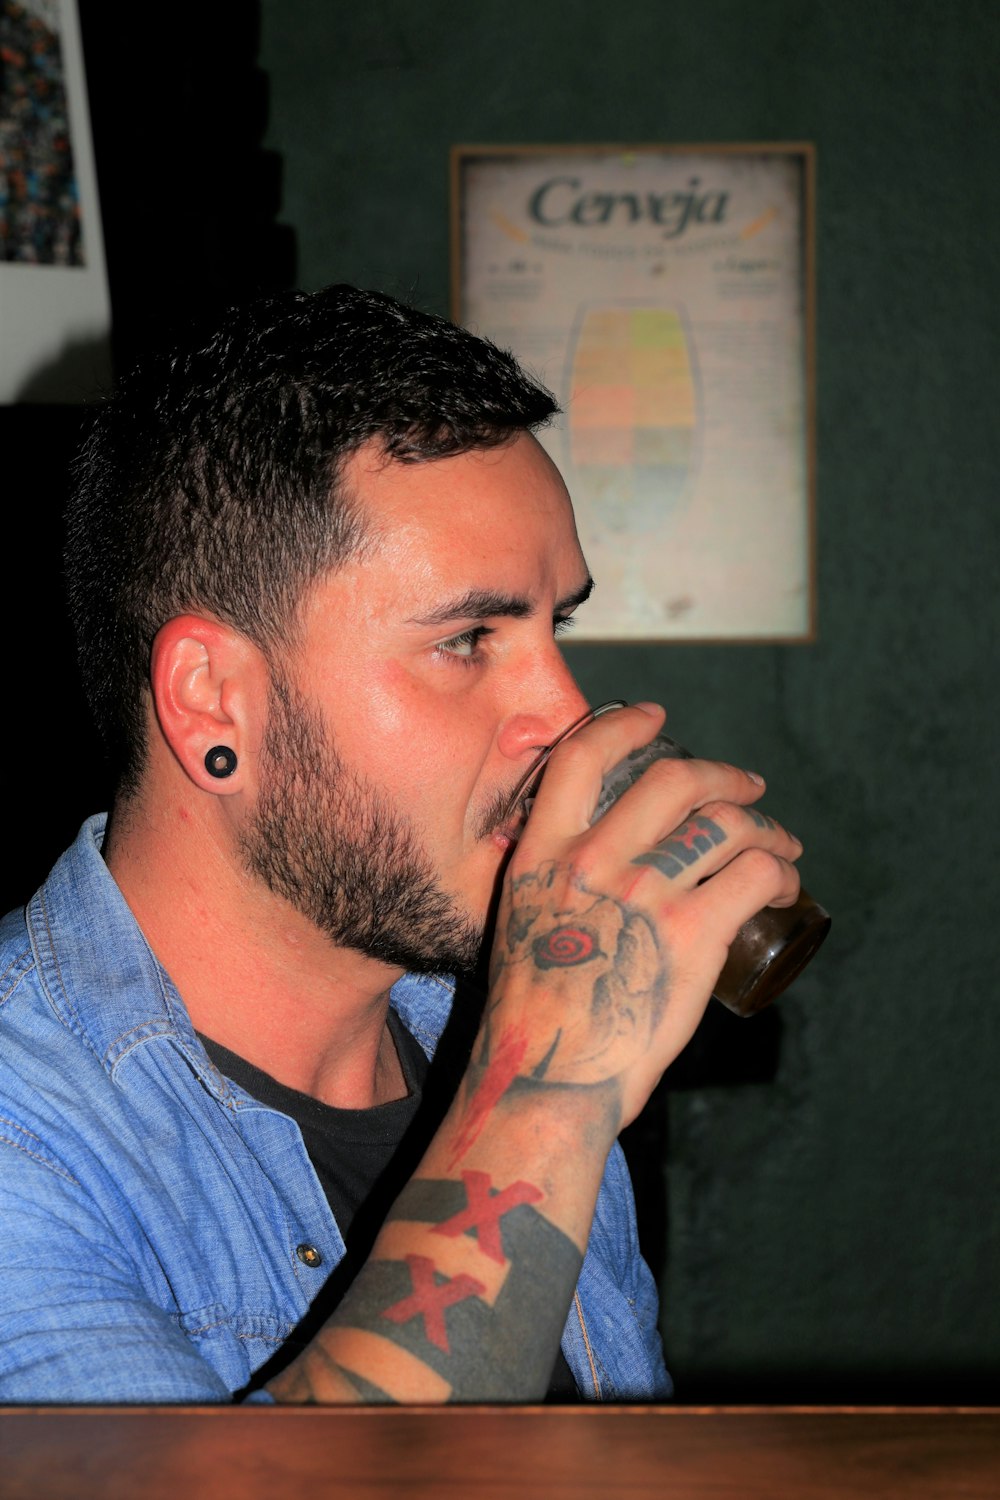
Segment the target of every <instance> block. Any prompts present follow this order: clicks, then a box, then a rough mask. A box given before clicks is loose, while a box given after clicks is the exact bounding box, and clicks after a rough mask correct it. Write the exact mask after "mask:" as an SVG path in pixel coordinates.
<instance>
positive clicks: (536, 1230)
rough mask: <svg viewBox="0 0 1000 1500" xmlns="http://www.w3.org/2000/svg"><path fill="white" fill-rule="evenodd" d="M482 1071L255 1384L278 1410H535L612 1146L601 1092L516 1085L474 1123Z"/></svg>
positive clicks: (605, 1095) (608, 1105)
mask: <svg viewBox="0 0 1000 1500" xmlns="http://www.w3.org/2000/svg"><path fill="white" fill-rule="evenodd" d="M487 1071H488V1070H485V1069H482V1068H479V1069H474V1070H473V1071H472V1072H471V1073H470V1077H469V1079H468V1080H467V1082H466V1084H465V1085H464V1086H463V1090H462V1093H461V1095H460V1097H459V1099H458V1100H456V1103H455V1105H454V1106H453V1108H452V1111H451V1113H450V1114H449V1116H448V1118H447V1119H446V1120H445V1122H444V1124H443V1125H442V1127H441V1130H440V1131H439V1132H438V1135H437V1137H436V1138H435V1141H434V1142H433V1144H432V1146H431V1148H430V1150H429V1151H428V1153H427V1155H426V1157H425V1159H424V1161H423V1162H422V1164H421V1166H420V1168H419V1171H418V1173H417V1175H416V1176H415V1177H414V1178H413V1179H412V1180H411V1181H410V1183H409V1184H408V1185H407V1187H406V1188H404V1190H403V1192H402V1193H401V1194H400V1197H399V1198H398V1200H397V1201H396V1204H395V1205H394V1207H393V1209H392V1211H391V1213H390V1214H389V1217H388V1219H387V1220H386V1223H385V1225H384V1226H383V1229H382V1232H381V1234H380V1235H379V1237H378V1239H377V1241H376V1243H375V1246H374V1249H373V1252H372V1255H371V1257H370V1259H369V1261H368V1263H367V1264H366V1265H365V1267H364V1268H363V1269H362V1271H361V1272H360V1273H359V1275H358V1276H357V1278H356V1279H355V1282H354V1284H353V1285H352V1287H351V1288H350V1290H349V1292H348V1293H347V1295H346V1296H345V1298H344V1300H343V1302H342V1303H341V1304H340V1306H339V1307H338V1309H337V1311H336V1312H335V1313H334V1315H333V1316H332V1318H331V1319H330V1320H329V1322H328V1323H327V1324H326V1325H325V1327H324V1328H323V1329H322V1330H321V1331H320V1333H319V1334H318V1335H317V1336H316V1338H315V1339H314V1340H313V1342H312V1343H311V1344H310V1345H309V1347H308V1348H307V1349H306V1350H304V1351H303V1353H302V1354H301V1355H300V1356H299V1357H298V1358H297V1359H296V1360H295V1361H294V1363H293V1364H292V1365H290V1366H289V1367H288V1369H287V1370H286V1371H285V1372H283V1373H282V1374H281V1375H280V1376H278V1377H277V1378H276V1379H275V1380H273V1381H272V1382H270V1384H269V1386H268V1389H269V1391H270V1392H271V1394H272V1395H273V1396H274V1397H275V1398H276V1399H277V1400H278V1401H296V1402H303V1401H305V1402H308V1401H319V1402H331V1401H342V1402H355V1401H406V1402H426V1401H446V1400H461V1401H512V1400H521V1401H531V1400H538V1399H540V1398H541V1397H542V1396H544V1394H545V1391H546V1389H547V1386H548V1381H549V1377H550V1375H551V1372H552V1366H553V1362H554V1359H555V1355H556V1351H557V1348H558V1343H559V1336H560V1333H561V1331H562V1328H563V1325H564V1323H565V1319H566V1314H567V1311H568V1308H569V1305H570V1302H571V1300H572V1296H573V1291H574V1288H575V1286H576V1281H577V1277H578V1275H579V1270H580V1265H581V1263H582V1259H583V1254H584V1250H585V1248H586V1241H587V1236H588V1234H589V1230H590V1221H591V1217H592V1214H593V1208H594V1203H595V1201H596V1197H597V1191H598V1188H599V1186H600V1180H601V1174H602V1171H603V1167H604V1161H605V1159H606V1156H607V1152H608V1149H609V1148H610V1144H611V1141H612V1140H613V1138H614V1121H615V1119H616V1113H615V1110H614V1104H613V1098H612V1097H610V1095H611V1094H613V1086H611V1085H609V1086H608V1087H606V1088H584V1089H567V1088H560V1087H556V1088H555V1089H553V1088H551V1087H546V1086H545V1085H544V1084H538V1083H534V1082H532V1081H531V1080H519V1081H516V1082H515V1083H514V1084H513V1085H512V1086H510V1087H509V1088H508V1090H507V1091H506V1092H505V1095H504V1097H503V1098H502V1099H501V1100H498V1101H496V1102H495V1103H494V1104H493V1105H491V1106H490V1109H489V1117H488V1118H486V1119H485V1120H483V1119H482V1117H481V1113H480V1111H481V1108H482V1105H481V1101H480V1102H479V1104H478V1105H477V1096H478V1095H479V1093H480V1091H481V1089H482V1086H483V1080H484V1077H485V1075H486V1073H487ZM477 1074H478V1088H477V1086H476V1084H477ZM557 1096H558V1097H557ZM473 1125H475V1126H477V1127H478V1128H477V1129H476V1130H475V1136H476V1138H475V1140H474V1142H471V1143H470V1133H471V1127H472V1126H473ZM467 1143H468V1144H467Z"/></svg>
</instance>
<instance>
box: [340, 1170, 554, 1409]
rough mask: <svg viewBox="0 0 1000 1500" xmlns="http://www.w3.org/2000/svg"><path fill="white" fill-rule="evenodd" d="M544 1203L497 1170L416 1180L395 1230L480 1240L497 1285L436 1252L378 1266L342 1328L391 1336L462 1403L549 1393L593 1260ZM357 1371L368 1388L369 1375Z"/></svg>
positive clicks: (399, 1207) (360, 1282)
mask: <svg viewBox="0 0 1000 1500" xmlns="http://www.w3.org/2000/svg"><path fill="white" fill-rule="evenodd" d="M543 1197H544V1195H543V1193H542V1192H541V1191H540V1190H539V1189H538V1188H537V1187H535V1186H534V1185H533V1184H532V1183H529V1182H524V1181H521V1180H518V1181H516V1182H512V1183H510V1184H508V1185H507V1186H506V1187H503V1188H500V1189H496V1188H494V1187H493V1185H492V1180H491V1177H490V1174H489V1173H488V1172H463V1174H462V1181H461V1182H456V1181H452V1180H450V1179H441V1180H438V1179H430V1178H419V1177H418V1178H414V1179H413V1180H412V1181H411V1182H410V1183H409V1184H408V1185H407V1187H405V1188H404V1189H403V1192H402V1194H401V1195H400V1197H399V1199H398V1201H397V1203H396V1206H395V1208H394V1209H393V1211H392V1213H391V1214H390V1216H389V1222H393V1221H409V1222H417V1223H422V1224H428V1225H430V1226H431V1233H432V1234H440V1235H442V1236H444V1237H445V1238H449V1239H457V1238H458V1237H459V1236H462V1235H466V1236H470V1237H471V1238H473V1239H474V1240H475V1242H476V1246H477V1250H478V1256H479V1257H480V1258H481V1261H482V1263H483V1264H484V1265H485V1264H486V1263H487V1262H488V1263H490V1265H491V1267H492V1269H491V1270H490V1271H489V1272H488V1273H487V1272H486V1271H485V1270H484V1272H483V1275H484V1277H488V1281H489V1285H487V1281H486V1280H480V1278H479V1277H478V1276H473V1275H470V1274H469V1273H468V1272H464V1271H463V1272H460V1273H459V1274H457V1275H448V1274H447V1273H446V1272H444V1271H442V1270H441V1269H440V1268H439V1266H438V1265H437V1264H436V1262H435V1260H434V1259H433V1258H432V1257H431V1256H429V1255H415V1254H407V1255H405V1256H404V1257H403V1259H401V1260H383V1259H377V1260H371V1261H369V1263H368V1265H367V1266H366V1267H365V1269H364V1271H362V1272H361V1274H360V1275H359V1276H358V1278H357V1280H356V1281H355V1283H354V1285H353V1286H352V1287H351V1289H350V1291H349V1292H348V1294H347V1296H346V1297H345V1298H344V1301H343V1302H342V1303H341V1307H340V1313H339V1316H338V1319H337V1321H338V1322H339V1323H340V1324H342V1325H343V1326H346V1327H350V1328H358V1329H363V1330H365V1331H366V1332H368V1333H373V1334H377V1335H380V1336H381V1337H382V1338H384V1339H387V1340H389V1341H390V1342H391V1343H393V1344H395V1345H396V1346H397V1347H398V1348H400V1349H402V1350H405V1351H406V1353H407V1354H409V1355H410V1356H412V1357H413V1358H415V1359H417V1360H419V1361H420V1362H421V1363H423V1364H426V1365H427V1366H429V1367H430V1368H431V1369H432V1370H433V1371H434V1372H435V1373H436V1374H437V1375H438V1376H440V1377H441V1378H442V1379H443V1380H444V1381H446V1382H447V1384H448V1386H449V1387H450V1389H451V1392H452V1399H456V1400H463V1401H469V1400H475V1401H494V1400H510V1399H511V1394H512V1392H530V1393H532V1394H534V1395H537V1396H540V1395H542V1394H544V1392H545V1389H546V1387H547V1384H548V1380H549V1376H550V1374H551V1369H552V1360H553V1350H554V1349H555V1346H556V1344H557V1342H558V1338H559V1334H560V1332H561V1331H562V1327H563V1324H564V1322H565V1318H566V1313H567V1310H568V1307H569V1302H570V1298H571V1297H572V1294H573V1288H574V1287H575V1285H576V1279H577V1276H578V1275H579V1272H580V1266H581V1264H582V1261H583V1257H582V1255H581V1254H580V1252H579V1250H578V1249H577V1247H576V1245H574V1243H573V1241H572V1240H571V1239H570V1238H569V1236H568V1235H565V1234H563V1232H562V1231H561V1230H560V1229H557V1228H556V1226H555V1225H554V1224H552V1223H550V1222H549V1220H548V1219H546V1218H545V1217H544V1216H543V1215H542V1214H541V1213H539V1212H538V1211H537V1210H536V1209H535V1208H534V1206H533V1205H534V1204H535V1203H539V1202H541V1201H542V1200H543ZM345 1374H346V1376H347V1378H348V1379H349V1380H350V1381H351V1382H352V1384H354V1385H355V1387H356V1388H358V1389H360V1385H361V1381H360V1377H358V1376H355V1375H354V1374H352V1373H351V1372H350V1371H346V1372H345ZM525 1399H529V1397H525Z"/></svg>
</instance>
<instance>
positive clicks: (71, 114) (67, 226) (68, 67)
mask: <svg viewBox="0 0 1000 1500" xmlns="http://www.w3.org/2000/svg"><path fill="white" fill-rule="evenodd" d="M110 323H111V313H110V300H109V296H108V286H107V274H106V271H105V265H104V247H103V241H102V236H101V219H100V213H99V210H98V202H97V178H96V175H95V172H94V159H93V149H92V145H91V137H90V121H89V114H88V110H87V93H86V87H85V84H84V73H83V55H82V51H81V47H80V31H79V24H78V16H77V10H76V0H0V402H9V401H21V400H23V401H67V402H72V401H84V400H87V399H89V398H90V397H91V396H93V395H95V394H96V393H97V392H98V391H99V390H100V389H101V388H102V387H103V386H106V385H107V383H108V381H109V379H110V373H111V361H110V349H109V340H110Z"/></svg>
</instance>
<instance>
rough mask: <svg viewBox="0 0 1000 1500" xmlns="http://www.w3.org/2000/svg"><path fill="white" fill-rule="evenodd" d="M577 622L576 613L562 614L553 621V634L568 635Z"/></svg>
mask: <svg viewBox="0 0 1000 1500" xmlns="http://www.w3.org/2000/svg"><path fill="white" fill-rule="evenodd" d="M575 624H576V616H575V615H560V616H558V617H557V618H556V619H554V620H553V621H552V634H553V635H556V636H559V635H566V634H567V632H568V631H570V630H572V629H573V626H574V625H575Z"/></svg>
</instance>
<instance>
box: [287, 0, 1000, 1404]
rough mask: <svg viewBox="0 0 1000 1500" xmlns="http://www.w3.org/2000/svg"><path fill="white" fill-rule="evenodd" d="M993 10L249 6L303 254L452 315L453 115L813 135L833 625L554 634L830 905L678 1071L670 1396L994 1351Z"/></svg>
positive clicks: (485, 121) (516, 124) (561, 131)
mask: <svg viewBox="0 0 1000 1500" xmlns="http://www.w3.org/2000/svg"><path fill="white" fill-rule="evenodd" d="M998 39H1000V10H998V8H997V7H996V6H995V4H993V3H990V4H987V3H985V0H984V3H977V0H959V3H957V4H952V5H951V6H950V7H949V6H942V5H940V4H936V3H935V4H930V3H927V0H911V3H903V0H884V3H882V4H876V3H872V0H866V3H862V0H840V3H829V0H828V3H823V0H817V3H813V4H803V3H793V0H758V3H756V4H753V5H751V4H741V3H737V0H698V3H693V0H675V3H674V4H663V3H661V4H657V3H653V0H647V3H643V0H618V3H617V4H613V5H609V4H607V3H606V0H600V3H597V0H577V3H576V4H575V5H572V6H570V5H563V4H555V3H545V0H531V3H527V0H506V3H503V4H500V3H496V0H479V3H477V4H475V5H465V4H462V5H460V4H457V3H452V0H422V3H420V4H419V5H412V4H405V5H404V4H402V3H398V4H394V3H392V0H370V3H368V4H366V5H364V6H357V5H346V4H331V3H329V0H265V3H264V5H263V40H262V50H261V56H260V65H261V67H262V68H263V69H264V70H265V71H266V72H267V73H268V74H269V76H270V84H271V123H270V127H269V134H268V138H267V144H268V145H269V146H270V148H271V149H272V150H274V151H276V152H279V153H280V154H281V155H282V157H283V158H284V171H285V198H284V208H283V214H282V216H283V218H284V219H285V221H286V222H288V223H290V224H292V225H293V226H294V228H295V230H296V232H297V235H298V243H299V256H300V279H301V280H302V282H303V284H305V285H309V286H315V285H319V284H321V283H323V282H326V281H330V280H338V279H344V280H351V281H357V282H360V283H362V284H365V285H372V286H379V287H383V288H385V289H388V290H391V291H395V292H397V293H402V294H403V295H408V296H411V297H413V298H415V299H416V300H418V301H420V302H421V303H422V304H423V305H425V306H428V307H430V308H432V309H435V310H438V311H446V310H447V305H448V237H447V223H448V199H447V193H448V177H447V160H448V147H449V146H450V145H451V144H452V143H455V142H549V141H553V142H561V141H567V142H569V141H584V142H587V141H621V142H635V141H649V142H657V141H663V142H697V141H744V140H746V141H755V140H757V141H767V140H802V139H804V140H811V141H814V142H815V143H816V145H817V150H818V236H817V251H818V277H819V280H818V328H817V335H818V344H817V347H818V434H817V438H818V476H819V486H818V490H819V497H818V545H819V639H818V641H817V643H816V644H815V645H813V646H808V647H743V648H740V647H733V646H726V647H723V646H716V647H693V646H675V647H670V646H659V647H623V646H616V647H603V648H599V647H585V646H578V647H576V648H571V649H572V660H573V664H574V666H575V667H576V668H577V670H578V672H579V676H580V678H581V680H582V682H583V684H584V686H585V688H586V690H587V691H588V692H589V693H590V694H591V695H592V696H593V698H594V699H595V700H598V699H602V698H605V697H609V696H613V695H624V696H633V695H638V694H642V695H644V696H655V695H659V696H660V697H661V698H662V699H663V700H664V701H665V702H666V703H667V704H668V705H669V707H670V712H671V722H672V724H673V726H674V728H675V730H676V732H677V734H678V737H680V738H682V739H683V740H685V741H686V742H688V743H689V744H691V745H695V746H697V747H698V748H699V749H700V750H703V751H706V752H709V753H718V754H723V755H725V756H726V757H727V758H731V759H736V760H741V761H743V762H745V763H747V764H750V765H754V766H756V767H759V768H760V769H761V770H762V771H764V772H765V774H766V775H767V776H768V779H769V782H770V784H771V787H772V789H773V790H772V793H771V796H770V805H772V806H773V808H774V809H775V811H777V812H779V813H780V815H781V816H782V817H783V819H784V820H785V821H786V822H787V823H788V825H789V826H790V827H792V828H793V829H794V830H795V831H796V832H798V833H799V834H800V836H801V837H802V838H803V839H804V841H805V844H806V856H805V862H804V868H805V871H806V874H807V878H808V883H809V885H810V887H811V888H812V890H813V891H814V893H815V894H817V895H818V896H819V897H820V898H821V899H822V900H823V901H824V903H825V904H827V905H828V906H829V908H830V909H831V910H832V912H833V913H834V918H835V926H834V930H833V935H832V936H831V938H830V940H829V942H828V944H827V947H826V948H825V950H824V951H823V953H822V955H821V957H820V958H819V959H818V960H817V961H816V963H815V965H814V966H813V968H812V969H811V970H810V971H809V972H808V973H807V974H806V975H805V977H804V978H803V979H802V980H801V982H800V983H799V984H798V986H797V987H796V988H795V990H794V991H793V993H792V994H791V995H789V996H788V997H787V998H786V999H785V1000H784V1001H782V1002H781V1004H780V1025H779V1024H777V1023H776V1022H768V1023H767V1024H768V1026H769V1030H768V1031H767V1032H766V1036H767V1039H768V1046H771V1045H772V1044H773V1045H775V1046H777V1048H778V1052H777V1057H776V1066H775V1067H773V1068H772V1069H771V1071H772V1073H773V1077H771V1078H770V1079H769V1080H768V1081H761V1082H747V1081H743V1082H734V1083H732V1084H731V1085H723V1084H722V1083H720V1082H718V1081H717V1082H715V1083H712V1082H702V1083H701V1085H700V1086H697V1087H693V1088H692V1087H687V1088H679V1089H678V1090H677V1091H676V1092H674V1093H672V1095H671V1098H670V1103H669V1139H668V1143H667V1162H666V1169H665V1182H666V1194H667V1197H666V1205H667V1212H668V1220H667V1259H666V1267H665V1272H664V1278H663V1291H664V1319H663V1322H664V1329H665V1333H666V1339H667V1347H668V1355H669V1359H670V1362H671V1364H672V1366H673V1367H674V1369H675V1371H676V1372H677V1374H678V1377H679V1389H680V1394H681V1395H682V1396H684V1395H687V1396H691V1395H692V1394H697V1395H700V1394H706V1393H707V1394H721V1395H728V1396H731V1397H738V1396H740V1395H745V1396H749V1397H751V1398H752V1397H753V1396H754V1395H755V1394H759V1395H767V1394H777V1395H779V1396H781V1397H794V1396H796V1395H801V1396H803V1397H808V1396H810V1395H818V1396H823V1395H824V1394H828V1393H829V1394H838V1393H839V1394H851V1393H852V1392H853V1393H856V1394H858V1395H859V1396H863V1395H865V1394H866V1393H872V1394H877V1395H881V1396H884V1395H889V1396H893V1395H895V1396H899V1397H901V1398H902V1397H905V1396H908V1395H909V1396H924V1397H928V1398H931V1399H936V1398H937V1397H941V1398H942V1399H948V1398H949V1397H956V1398H957V1397H959V1396H961V1395H970V1396H976V1395H979V1394H983V1393H985V1392H986V1390H987V1389H988V1387H987V1381H988V1378H989V1377H990V1376H991V1375H992V1376H994V1377H995V1376H996V1375H997V1373H998V1371H1000V1316H998V1307H1000V1297H998V1295H997V1291H996V1276H997V1270H998V1266H1000V1253H998V1252H1000V1234H998V1227H1000V1226H998V1209H997V1190H996V1175H997V1174H996V1148H997V1144H998V1141H1000V1110H998V1103H997V1099H998V1088H997V1080H996V1071H997V1063H998V1061H1000V1047H998V1038H997V1029H998V1028H997V1010H998V993H997V989H998V987H997V983H996V980H995V978H994V974H995V969H996V961H995V949H996V930H995V927H994V923H995V922H996V921H997V911H998V909H1000V902H998V896H1000V882H998V878H997V873H996V862H995V850H994V833H995V826H996V818H995V806H996V794H995V782H996V771H995V766H996V749H995V746H996V731H997V711H996V707H995V703H996V693H997V652H996V647H995V644H994V642H995V634H996V630H995V607H994V591H995V588H996V584H997V574H998V557H1000V547H998V536H997V531H998V526H997V504H996V489H997V474H998V468H1000V465H998V458H1000V453H998V441H997V431H998V423H997V420H996V417H995V414H994V409H993V408H994V405H995V400H996V384H997V382H996V363H997V355H998V313H997V298H998V292H997V271H998V255H997V239H998V234H1000V210H998V193H997V166H996V160H997V148H998V144H1000V139H998V131H997V126H998V123H1000V111H998V108H997V104H996V76H997V61H998V58H997V51H998V48H997V43H998ZM764 1024H765V1022H764V1018H761V1020H760V1021H758V1022H753V1021H751V1022H734V1023H733V1025H734V1026H736V1027H737V1028H740V1027H742V1028H745V1029H744V1030H740V1031H739V1032H738V1034H737V1033H734V1032H733V1031H732V1030H731V1029H728V1028H723V1031H724V1037H723V1040H724V1043H725V1046H726V1047H727V1048H728V1049H729V1051H730V1052H731V1053H734V1055H736V1056H737V1058H738V1055H739V1053H740V1051H741V1049H745V1051H746V1055H747V1057H748V1058H752V1057H753V1056H754V1054H755V1051H759V1050H760V1046H761V1044H760V1042H759V1041H753V1040H752V1038H751V1037H750V1032H749V1028H752V1027H754V1026H763V1025H764ZM720 1035H721V1033H720ZM759 1035H760V1036H761V1037H763V1036H765V1033H764V1032H763V1031H762V1032H761V1033H759ZM744 1038H745V1039H746V1040H744ZM765 1050H766V1049H765ZM705 1068H706V1071H705V1075H704V1076H706V1077H708V1078H709V1079H710V1078H711V1072H712V1066H711V1058H709V1059H708V1061H707V1062H706V1065H705ZM752 1071H753V1070H752V1069H750V1072H751V1073H752ZM739 1074H740V1069H739V1066H738V1065H737V1067H736V1068H735V1073H734V1076H735V1077H738V1076H739ZM655 1177H656V1171H655V1169H654V1178H655Z"/></svg>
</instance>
